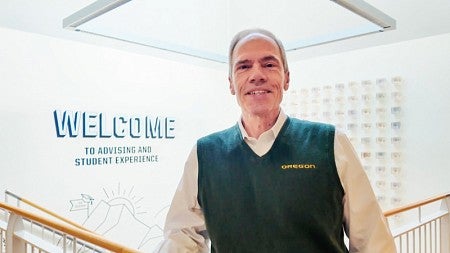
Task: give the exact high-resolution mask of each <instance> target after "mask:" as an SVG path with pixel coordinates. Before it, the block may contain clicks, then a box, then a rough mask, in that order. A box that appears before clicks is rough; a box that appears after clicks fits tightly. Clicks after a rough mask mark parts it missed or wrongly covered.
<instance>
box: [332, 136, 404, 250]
mask: <svg viewBox="0 0 450 253" xmlns="http://www.w3.org/2000/svg"><path fill="white" fill-rule="evenodd" d="M334 152H335V160H336V167H337V170H338V174H339V177H340V180H341V184H342V186H343V188H344V191H345V195H344V199H343V204H344V228H345V232H346V234H347V236H348V237H349V250H350V252H351V253H356V252H358V253H359V252H362V253H370V252H383V253H395V252H397V250H396V246H395V243H394V239H393V237H392V234H391V232H390V229H389V225H388V223H387V221H386V218H385V216H384V215H383V212H382V211H381V208H380V206H379V205H378V202H377V199H376V197H375V194H374V192H373V190H372V187H371V185H370V182H369V179H368V177H367V175H366V173H365V171H364V170H363V167H362V165H361V162H360V160H359V157H358V155H357V154H356V152H355V150H354V148H353V146H352V144H351V143H350V141H349V139H348V138H347V136H346V135H345V134H344V133H342V132H339V131H337V132H336V135H335V144H334Z"/></svg>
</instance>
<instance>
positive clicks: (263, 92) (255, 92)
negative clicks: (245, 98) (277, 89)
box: [246, 90, 270, 95]
mask: <svg viewBox="0 0 450 253" xmlns="http://www.w3.org/2000/svg"><path fill="white" fill-rule="evenodd" d="M266 93H270V91H267V90H255V91H250V92H247V93H246V95H261V94H266Z"/></svg>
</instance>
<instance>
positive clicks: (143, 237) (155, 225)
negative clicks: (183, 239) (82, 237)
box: [70, 183, 169, 252]
mask: <svg viewBox="0 0 450 253" xmlns="http://www.w3.org/2000/svg"><path fill="white" fill-rule="evenodd" d="M103 193H104V195H105V198H104V199H100V200H99V201H96V200H95V199H94V198H93V197H91V196H90V195H89V194H86V193H81V194H80V195H81V198H79V199H72V200H70V204H71V208H70V211H71V212H75V211H83V210H84V211H85V212H86V219H85V220H84V221H83V222H82V225H83V226H85V227H86V228H88V229H90V230H92V231H94V232H96V233H97V234H99V235H102V236H105V237H107V238H110V239H112V240H115V241H117V242H118V243H121V244H123V245H126V246H128V247H132V248H135V249H138V250H140V251H144V252H151V251H152V250H153V249H154V248H155V247H156V245H157V244H158V243H159V242H160V241H161V240H162V237H163V228H162V226H163V225H162V222H161V221H163V220H164V218H165V216H166V214H167V211H168V208H169V205H166V206H164V207H162V208H161V209H159V210H158V211H157V212H156V213H155V214H154V215H151V216H150V217H152V218H153V221H151V223H150V224H148V223H147V224H146V223H145V222H143V221H142V220H141V219H139V216H143V215H144V214H147V212H145V211H142V210H141V209H142V207H141V205H140V202H142V200H143V199H144V197H138V196H137V195H136V194H135V192H134V186H132V187H131V188H130V189H126V188H121V185H120V183H119V184H118V186H117V189H115V190H107V189H106V188H103ZM95 202H97V203H95ZM130 235H131V236H130Z"/></svg>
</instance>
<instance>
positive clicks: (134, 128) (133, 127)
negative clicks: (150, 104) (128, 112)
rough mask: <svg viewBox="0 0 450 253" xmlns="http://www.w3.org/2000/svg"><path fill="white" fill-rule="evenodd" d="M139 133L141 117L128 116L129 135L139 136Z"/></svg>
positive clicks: (140, 132)
mask: <svg viewBox="0 0 450 253" xmlns="http://www.w3.org/2000/svg"><path fill="white" fill-rule="evenodd" d="M141 135H142V131H141V119H140V118H130V136H131V137H132V138H140V137H141Z"/></svg>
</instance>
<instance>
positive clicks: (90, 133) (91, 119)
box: [83, 112, 97, 138]
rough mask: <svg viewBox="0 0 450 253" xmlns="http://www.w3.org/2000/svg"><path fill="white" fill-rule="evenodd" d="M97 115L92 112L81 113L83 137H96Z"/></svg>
mask: <svg viewBox="0 0 450 253" xmlns="http://www.w3.org/2000/svg"><path fill="white" fill-rule="evenodd" d="M96 119H97V115H96V114H93V113H87V112H85V113H83V123H84V124H83V137H88V138H93V137H97V131H96V130H97V120H96Z"/></svg>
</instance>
